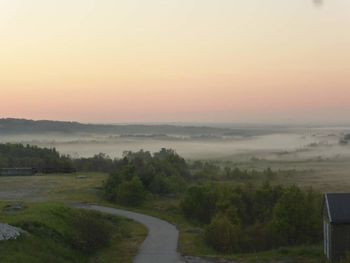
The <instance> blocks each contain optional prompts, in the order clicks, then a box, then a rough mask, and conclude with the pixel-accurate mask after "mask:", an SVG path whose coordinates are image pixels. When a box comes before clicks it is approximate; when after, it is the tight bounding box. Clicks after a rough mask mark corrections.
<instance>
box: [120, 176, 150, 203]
mask: <svg viewBox="0 0 350 263" xmlns="http://www.w3.org/2000/svg"><path fill="white" fill-rule="evenodd" d="M115 193H116V201H117V202H118V203H120V204H122V205H129V206H139V205H141V204H142V203H143V202H144V201H145V197H146V196H145V189H144V187H143V184H142V182H141V180H140V178H139V177H137V176H134V177H133V178H132V179H131V180H130V181H123V182H122V183H121V184H119V185H118V186H117V188H116V191H115Z"/></svg>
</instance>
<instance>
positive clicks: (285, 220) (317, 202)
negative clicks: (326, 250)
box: [180, 183, 322, 252]
mask: <svg viewBox="0 0 350 263" xmlns="http://www.w3.org/2000/svg"><path fill="white" fill-rule="evenodd" d="M180 207H181V209H182V211H183V213H184V215H185V216H186V217H187V218H189V219H191V220H196V221H198V222H200V223H202V224H204V228H205V234H204V238H205V240H206V242H207V244H208V245H210V246H211V247H213V248H214V249H216V250H218V251H220V252H252V251H260V250H266V249H271V248H277V247H280V246H283V245H297V244H310V243H315V242H319V241H320V240H321V233H322V230H321V226H322V222H321V198H320V195H319V194H317V193H315V192H313V191H312V190H311V189H310V190H308V191H302V190H301V189H300V188H298V187H296V186H291V187H282V186H271V185H270V184H269V183H265V184H263V185H262V186H260V187H257V188H254V187H252V186H251V185H246V186H244V187H233V186H223V185H196V186H192V187H190V188H189V189H188V190H187V192H186V194H185V195H184V198H183V199H182V201H181V203H180Z"/></svg>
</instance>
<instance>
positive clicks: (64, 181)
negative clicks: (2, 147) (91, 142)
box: [0, 173, 107, 202]
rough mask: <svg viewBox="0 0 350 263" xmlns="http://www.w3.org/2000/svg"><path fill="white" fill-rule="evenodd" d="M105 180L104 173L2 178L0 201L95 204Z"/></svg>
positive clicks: (0, 181) (105, 175)
mask: <svg viewBox="0 0 350 263" xmlns="http://www.w3.org/2000/svg"><path fill="white" fill-rule="evenodd" d="M79 176H84V177H85V178H81V179H79ZM106 178H107V174H103V173H74V174H52V175H36V176H0V200H26V201H33V202H47V201H55V202H67V201H82V202H96V201H97V200H99V193H100V188H101V186H102V184H103V182H104V180H106Z"/></svg>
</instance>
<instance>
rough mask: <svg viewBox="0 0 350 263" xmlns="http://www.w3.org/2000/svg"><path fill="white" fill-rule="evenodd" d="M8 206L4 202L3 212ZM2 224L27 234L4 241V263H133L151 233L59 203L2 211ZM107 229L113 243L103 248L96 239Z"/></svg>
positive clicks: (1, 258) (1, 253) (0, 207)
mask: <svg viewBox="0 0 350 263" xmlns="http://www.w3.org/2000/svg"><path fill="white" fill-rule="evenodd" d="M5 205H6V203H4V202H2V203H0V211H3V208H4V206H5ZM0 222H5V223H9V224H11V225H14V226H18V227H21V228H22V229H24V230H25V231H27V234H24V235H22V236H21V237H20V238H19V239H17V240H11V241H3V242H0V262H5V263H6V262H19V263H21V262H23V263H24V262H25V263H27V262H29V263H31V262H79V263H80V262H111V259H112V258H116V259H119V260H121V261H119V262H126V263H127V262H132V259H133V257H134V256H135V254H136V253H137V250H138V247H139V244H140V243H141V242H142V241H143V239H144V238H145V236H146V234H147V230H146V229H145V228H144V227H143V226H141V225H139V224H136V223H135V222H133V221H130V220H126V219H123V218H119V217H114V216H107V215H103V214H100V213H97V212H91V211H85V210H78V209H74V208H70V207H66V206H64V205H60V204H55V203H44V204H43V203H41V204H39V203H37V204H25V209H24V210H22V211H20V212H17V213H14V214H6V213H4V212H0ZM103 229H104V230H105V231H108V232H106V233H108V235H110V240H109V241H108V242H106V244H105V245H104V246H103V247H100V245H99V244H101V243H97V242H95V243H94V239H95V238H96V237H98V236H99V235H98V233H97V231H98V232H100V231H101V230H103ZM96 234H97V235H96ZM99 240H101V238H100V239H99ZM102 240H104V239H103V238H102ZM87 241H89V242H87ZM113 262H118V261H117V260H114V261H113Z"/></svg>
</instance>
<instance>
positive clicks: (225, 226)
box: [204, 215, 240, 253]
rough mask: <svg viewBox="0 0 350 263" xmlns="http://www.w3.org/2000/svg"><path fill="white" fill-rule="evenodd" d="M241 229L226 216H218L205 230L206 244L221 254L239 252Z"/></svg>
mask: <svg viewBox="0 0 350 263" xmlns="http://www.w3.org/2000/svg"><path fill="white" fill-rule="evenodd" d="M239 235H240V228H239V226H238V225H234V224H232V223H231V221H230V219H228V218H227V217H226V216H225V215H218V216H216V217H214V218H213V220H212V222H211V223H210V224H209V225H208V226H207V227H206V228H205V233H204V237H205V241H206V243H207V244H208V245H209V246H211V247H212V248H214V249H215V250H217V251H219V252H226V253H228V252H235V251H239Z"/></svg>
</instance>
